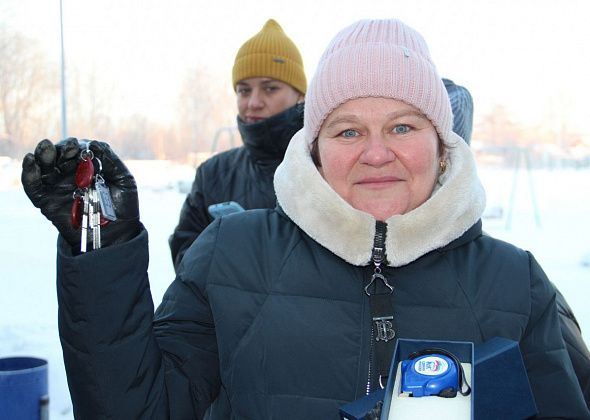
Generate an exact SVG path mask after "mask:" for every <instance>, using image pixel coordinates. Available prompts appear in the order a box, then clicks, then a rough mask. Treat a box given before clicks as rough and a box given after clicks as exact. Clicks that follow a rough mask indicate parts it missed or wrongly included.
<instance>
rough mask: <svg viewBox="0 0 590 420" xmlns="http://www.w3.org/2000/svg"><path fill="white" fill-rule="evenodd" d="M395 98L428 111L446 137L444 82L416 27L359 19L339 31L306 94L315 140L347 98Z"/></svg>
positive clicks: (310, 135)
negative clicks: (328, 117)
mask: <svg viewBox="0 0 590 420" xmlns="http://www.w3.org/2000/svg"><path fill="white" fill-rule="evenodd" d="M364 97H383V98H392V99H396V100H400V101H403V102H405V103H408V104H410V105H413V106H414V107H416V108H417V109H418V110H420V111H421V112H422V113H423V114H424V115H426V116H427V117H428V118H429V119H430V121H431V122H432V124H433V125H434V127H435V128H436V131H437V132H438V134H439V136H440V138H441V140H442V141H443V142H445V143H446V142H447V139H448V138H449V134H450V132H451V127H452V119H453V117H452V113H451V105H450V102H449V97H448V94H447V91H446V89H445V87H444V84H443V82H442V80H441V78H440V77H439V75H438V73H437V70H436V67H435V65H434V63H433V62H432V59H431V57H430V53H429V51H428V46H427V45H426V42H425V41H424V38H422V35H420V34H419V33H418V32H416V31H415V30H414V29H412V28H410V27H409V26H407V25H406V24H404V23H402V22H400V21H398V20H395V19H388V20H361V21H358V22H356V23H354V24H352V25H350V26H348V27H346V28H344V29H343V30H342V31H340V32H339V33H338V34H337V35H336V37H335V38H334V39H333V40H332V41H331V42H330V44H329V45H328V48H327V49H326V50H325V51H324V54H323V55H322V57H321V58H320V62H319V64H318V67H317V70H316V73H315V75H314V77H313V78H312V80H311V82H310V84H309V89H308V91H307V94H306V97H305V123H304V127H305V136H306V140H307V142H308V143H311V142H312V141H313V140H314V139H315V138H316V137H317V135H318V132H319V131H320V128H321V126H322V124H323V122H324V120H325V119H326V118H327V116H328V115H329V114H330V113H331V112H332V111H333V110H334V109H335V108H337V107H338V106H339V105H341V104H343V103H344V102H346V101H349V100H351V99H356V98H364Z"/></svg>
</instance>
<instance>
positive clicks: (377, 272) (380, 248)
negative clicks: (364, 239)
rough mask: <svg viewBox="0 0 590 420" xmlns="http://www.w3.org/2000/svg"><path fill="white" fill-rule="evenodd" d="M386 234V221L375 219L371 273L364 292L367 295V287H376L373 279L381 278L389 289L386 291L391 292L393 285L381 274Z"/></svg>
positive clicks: (384, 261) (384, 256)
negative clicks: (372, 267)
mask: <svg viewBox="0 0 590 420" xmlns="http://www.w3.org/2000/svg"><path fill="white" fill-rule="evenodd" d="M386 235H387V223H385V222H381V221H379V220H378V221H377V223H376V225H375V239H374V241H373V250H372V252H371V261H372V262H373V266H374V269H373V275H372V276H371V281H369V284H367V285H366V286H365V293H366V294H367V296H371V292H370V291H369V288H370V287H371V286H373V288H374V289H376V288H377V285H376V284H375V285H374V283H375V280H381V281H382V282H383V284H384V285H385V286H386V287H387V288H388V289H389V291H388V293H393V286H391V285H390V284H389V282H388V281H387V278H386V277H385V276H384V275H383V274H382V272H381V271H382V270H381V264H382V263H387V257H386V255H385V237H386Z"/></svg>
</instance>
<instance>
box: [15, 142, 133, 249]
mask: <svg viewBox="0 0 590 420" xmlns="http://www.w3.org/2000/svg"><path fill="white" fill-rule="evenodd" d="M87 142H88V141H84V143H87ZM85 148H86V145H85V144H84V145H83V146H82V145H80V143H79V142H78V140H77V139H75V138H69V139H66V140H63V141H61V142H59V143H58V144H55V145H54V144H53V143H52V142H51V141H49V140H42V141H41V142H39V144H37V147H36V148H35V153H34V154H32V153H28V154H27V155H26V156H25V157H24V159H23V164H22V168H23V171H22V175H21V181H22V184H23V187H24V189H25V193H26V194H27V196H28V197H29V199H30V200H31V202H32V203H33V205H34V206H35V207H37V208H39V209H40V210H41V213H43V215H45V217H47V219H49V220H50V221H51V222H52V223H53V224H54V225H55V227H56V228H57V230H58V231H59V233H60V234H61V235H62V236H63V237H64V239H65V240H66V241H67V242H68V243H69V244H70V245H71V246H72V249H73V250H74V252H75V253H79V252H80V238H81V232H80V228H77V229H76V228H74V226H73V225H72V220H71V219H72V203H73V200H74V198H73V194H74V191H76V189H77V186H76V184H75V182H74V174H75V172H76V168H77V167H78V164H79V162H80V153H81V151H82V150H83V149H85ZM89 148H90V150H91V151H92V153H93V154H94V158H95V159H94V162H95V167H96V169H97V170H98V166H99V165H98V161H97V159H99V160H100V162H101V163H102V173H101V175H102V177H103V178H104V180H105V182H106V185H107V186H108V187H109V189H110V193H111V198H112V202H113V207H114V208H115V212H116V215H117V220H115V221H110V222H109V223H108V224H107V225H105V226H102V227H101V245H102V247H105V246H109V245H113V244H116V243H122V242H125V241H128V240H130V239H132V238H133V237H135V236H136V235H137V234H138V233H139V232H140V230H141V223H140V221H139V204H138V198H137V185H136V183H135V179H134V178H133V175H131V173H130V172H129V170H128V169H127V167H126V166H125V164H124V163H123V162H122V161H121V159H119V157H118V156H117V155H116V154H115V153H114V152H113V151H112V149H111V148H110V146H109V145H108V144H107V143H103V142H98V141H90V142H89ZM88 239H89V241H88V243H89V244H90V243H91V242H92V241H91V235H88ZM88 249H92V248H91V247H90V246H89V247H88Z"/></svg>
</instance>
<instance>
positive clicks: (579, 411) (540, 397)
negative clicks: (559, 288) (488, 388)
mask: <svg viewBox="0 0 590 420" xmlns="http://www.w3.org/2000/svg"><path fill="white" fill-rule="evenodd" d="M529 261H530V274H531V312H530V318H529V323H528V326H527V328H526V330H525V331H524V335H523V338H522V340H521V341H520V349H521V351H522V355H523V359H524V362H525V366H526V369H527V372H528V375H529V381H530V383H531V388H532V389H533V394H534V397H535V401H536V403H537V409H538V412H539V415H540V417H541V418H544V417H548V418H552V417H559V418H572V419H574V418H575V419H584V418H590V414H589V413H588V408H587V407H586V404H585V403H584V399H583V397H582V392H581V390H580V386H579V383H578V381H577V379H576V375H575V373H574V370H573V367H572V364H571V361H570V358H569V356H568V353H567V350H566V347H565V344H564V342H563V339H562V336H561V333H560V329H559V319H558V313H557V306H556V304H555V299H556V294H555V289H554V287H553V285H552V284H551V283H550V282H549V280H548V279H547V276H546V275H545V273H544V272H543V270H542V268H541V267H540V266H539V264H538V263H537V261H536V260H535V259H534V257H533V256H532V255H531V254H529Z"/></svg>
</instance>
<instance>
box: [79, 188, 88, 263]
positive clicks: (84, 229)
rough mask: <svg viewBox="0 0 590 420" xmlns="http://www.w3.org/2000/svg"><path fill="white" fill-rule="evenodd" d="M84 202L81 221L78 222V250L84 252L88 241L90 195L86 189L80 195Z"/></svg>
mask: <svg viewBox="0 0 590 420" xmlns="http://www.w3.org/2000/svg"><path fill="white" fill-rule="evenodd" d="M82 201H83V202H84V204H83V207H84V210H83V211H82V222H81V223H80V232H81V234H80V252H86V242H87V241H88V213H89V211H90V197H88V190H86V191H84V196H83V197H82Z"/></svg>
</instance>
